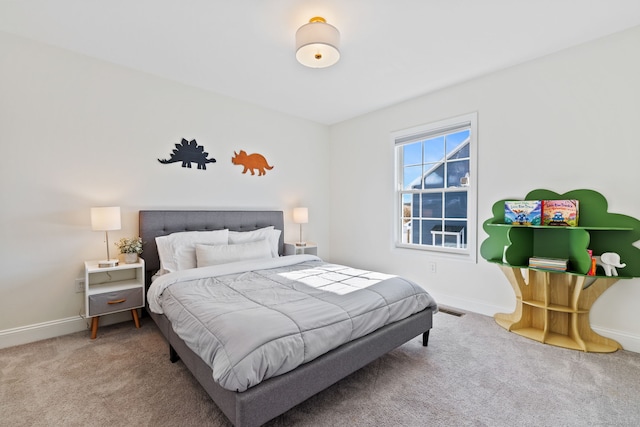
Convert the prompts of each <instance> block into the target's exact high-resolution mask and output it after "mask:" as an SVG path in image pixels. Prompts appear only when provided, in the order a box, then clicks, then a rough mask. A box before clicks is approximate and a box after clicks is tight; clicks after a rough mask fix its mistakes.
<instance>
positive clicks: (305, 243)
mask: <svg viewBox="0 0 640 427" xmlns="http://www.w3.org/2000/svg"><path fill="white" fill-rule="evenodd" d="M296 246H307V242H296Z"/></svg>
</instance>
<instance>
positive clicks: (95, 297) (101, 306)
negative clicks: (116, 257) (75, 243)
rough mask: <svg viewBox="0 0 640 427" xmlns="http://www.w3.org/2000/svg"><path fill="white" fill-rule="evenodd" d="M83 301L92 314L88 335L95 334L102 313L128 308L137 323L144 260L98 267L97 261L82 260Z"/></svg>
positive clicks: (142, 294)
mask: <svg viewBox="0 0 640 427" xmlns="http://www.w3.org/2000/svg"><path fill="white" fill-rule="evenodd" d="M84 301H85V309H86V313H85V314H86V316H87V318H89V317H91V318H92V319H91V339H95V338H96V336H97V335H98V319H99V318H100V316H103V315H105V314H112V313H119V312H121V311H127V310H131V315H132V316H133V321H134V323H135V325H136V328H139V327H140V320H139V319H138V310H137V309H138V308H140V307H144V260H143V259H142V258H139V259H138V262H136V263H133V264H120V265H117V266H115V267H98V261H85V263H84Z"/></svg>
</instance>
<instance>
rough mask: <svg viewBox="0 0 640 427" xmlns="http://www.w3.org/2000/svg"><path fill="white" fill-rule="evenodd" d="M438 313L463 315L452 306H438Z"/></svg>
mask: <svg viewBox="0 0 640 427" xmlns="http://www.w3.org/2000/svg"><path fill="white" fill-rule="evenodd" d="M438 313H444V314H450V315H452V316H456V317H462V316H464V313H463V312H461V311H457V310H454V309H452V308H447V307H438Z"/></svg>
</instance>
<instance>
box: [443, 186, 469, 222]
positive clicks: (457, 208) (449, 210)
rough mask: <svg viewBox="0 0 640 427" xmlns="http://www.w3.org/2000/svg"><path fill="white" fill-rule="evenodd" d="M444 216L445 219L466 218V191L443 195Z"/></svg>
mask: <svg viewBox="0 0 640 427" xmlns="http://www.w3.org/2000/svg"><path fill="white" fill-rule="evenodd" d="M444 197H445V201H446V203H445V208H444V216H445V217H446V218H466V217H467V193H466V191H460V192H457V191H456V192H454V193H445V195H444Z"/></svg>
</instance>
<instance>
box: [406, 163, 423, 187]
mask: <svg viewBox="0 0 640 427" xmlns="http://www.w3.org/2000/svg"><path fill="white" fill-rule="evenodd" d="M402 180H403V183H404V184H403V186H402V188H403V189H404V190H412V189H421V188H422V187H421V184H422V165H419V166H407V167H405V168H403V175H402Z"/></svg>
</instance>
